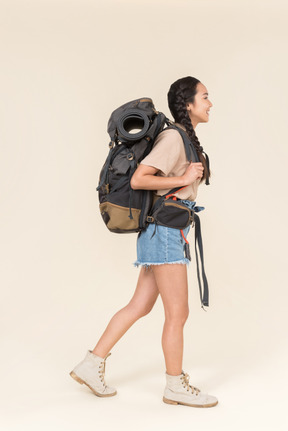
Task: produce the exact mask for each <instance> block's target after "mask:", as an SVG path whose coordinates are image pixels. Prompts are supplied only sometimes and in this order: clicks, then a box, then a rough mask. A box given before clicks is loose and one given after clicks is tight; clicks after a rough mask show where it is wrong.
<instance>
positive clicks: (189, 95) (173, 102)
mask: <svg viewBox="0 0 288 431" xmlns="http://www.w3.org/2000/svg"><path fill="white" fill-rule="evenodd" d="M199 82H200V81H199V79H196V78H193V77H192V76H187V77H186V78H181V79H178V80H177V81H175V82H174V83H173V84H172V85H171V87H170V89H169V92H168V106H169V109H170V111H171V114H172V115H173V118H174V120H175V122H176V123H180V124H182V125H183V126H184V127H185V129H186V132H187V134H188V136H189V138H190V140H191V142H192V143H193V145H194V147H195V149H196V151H197V154H198V157H199V160H200V162H202V164H203V167H204V173H203V177H202V178H201V181H200V183H202V182H203V181H204V179H205V180H206V184H207V185H208V184H210V183H209V177H210V176H211V173H210V168H209V158H208V155H207V154H206V153H204V151H203V147H201V145H200V142H199V139H198V138H197V136H196V133H195V130H194V128H193V125H192V122H191V120H190V117H189V114H188V111H187V107H186V104H187V103H189V102H191V103H194V100H195V94H196V93H197V84H198V83H199ZM203 153H204V154H205V155H206V158H205V157H204V155H203Z"/></svg>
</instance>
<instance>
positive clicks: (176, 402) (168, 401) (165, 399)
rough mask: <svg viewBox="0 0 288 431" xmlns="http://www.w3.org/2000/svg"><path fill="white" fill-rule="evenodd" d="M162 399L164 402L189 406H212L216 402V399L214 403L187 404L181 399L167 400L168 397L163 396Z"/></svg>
mask: <svg viewBox="0 0 288 431" xmlns="http://www.w3.org/2000/svg"><path fill="white" fill-rule="evenodd" d="M163 401H164V403H166V404H182V405H183V406H189V407H214V406H216V405H217V404H218V401H217V402H216V403H212V404H204V405H200V404H188V403H183V402H182V401H174V400H169V399H168V398H165V397H163Z"/></svg>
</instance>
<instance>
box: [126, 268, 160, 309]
mask: <svg viewBox="0 0 288 431" xmlns="http://www.w3.org/2000/svg"><path fill="white" fill-rule="evenodd" d="M158 295H159V290H158V287H157V284H156V280H155V276H154V273H153V271H152V270H151V268H150V267H149V268H146V267H144V266H142V267H141V269H140V273H139V277H138V282H137V286H136V289H135V292H134V295H133V297H132V298H131V300H130V302H129V303H128V304H127V307H131V309H133V310H134V311H135V313H137V314H139V315H145V314H148V313H149V312H150V311H151V310H152V308H153V306H154V304H155V302H156V300H157V298H158Z"/></svg>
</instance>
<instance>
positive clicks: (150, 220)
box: [146, 216, 154, 223]
mask: <svg viewBox="0 0 288 431" xmlns="http://www.w3.org/2000/svg"><path fill="white" fill-rule="evenodd" d="M146 221H147V222H148V223H153V222H154V217H152V216H147V217H146Z"/></svg>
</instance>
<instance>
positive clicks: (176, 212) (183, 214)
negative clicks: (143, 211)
mask: <svg viewBox="0 0 288 431" xmlns="http://www.w3.org/2000/svg"><path fill="white" fill-rule="evenodd" d="M157 204H158V205H157ZM147 221H148V223H155V224H156V225H161V226H168V227H173V228H175V229H185V228H186V227H188V226H189V225H190V224H191V223H193V221H194V211H192V210H191V209H190V208H188V207H187V205H185V204H183V203H182V202H181V200H177V199H173V198H168V199H165V198H164V199H162V197H161V198H159V199H158V200H157V201H156V203H155V205H154V206H153V208H152V211H151V215H150V216H148V217H147Z"/></svg>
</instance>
